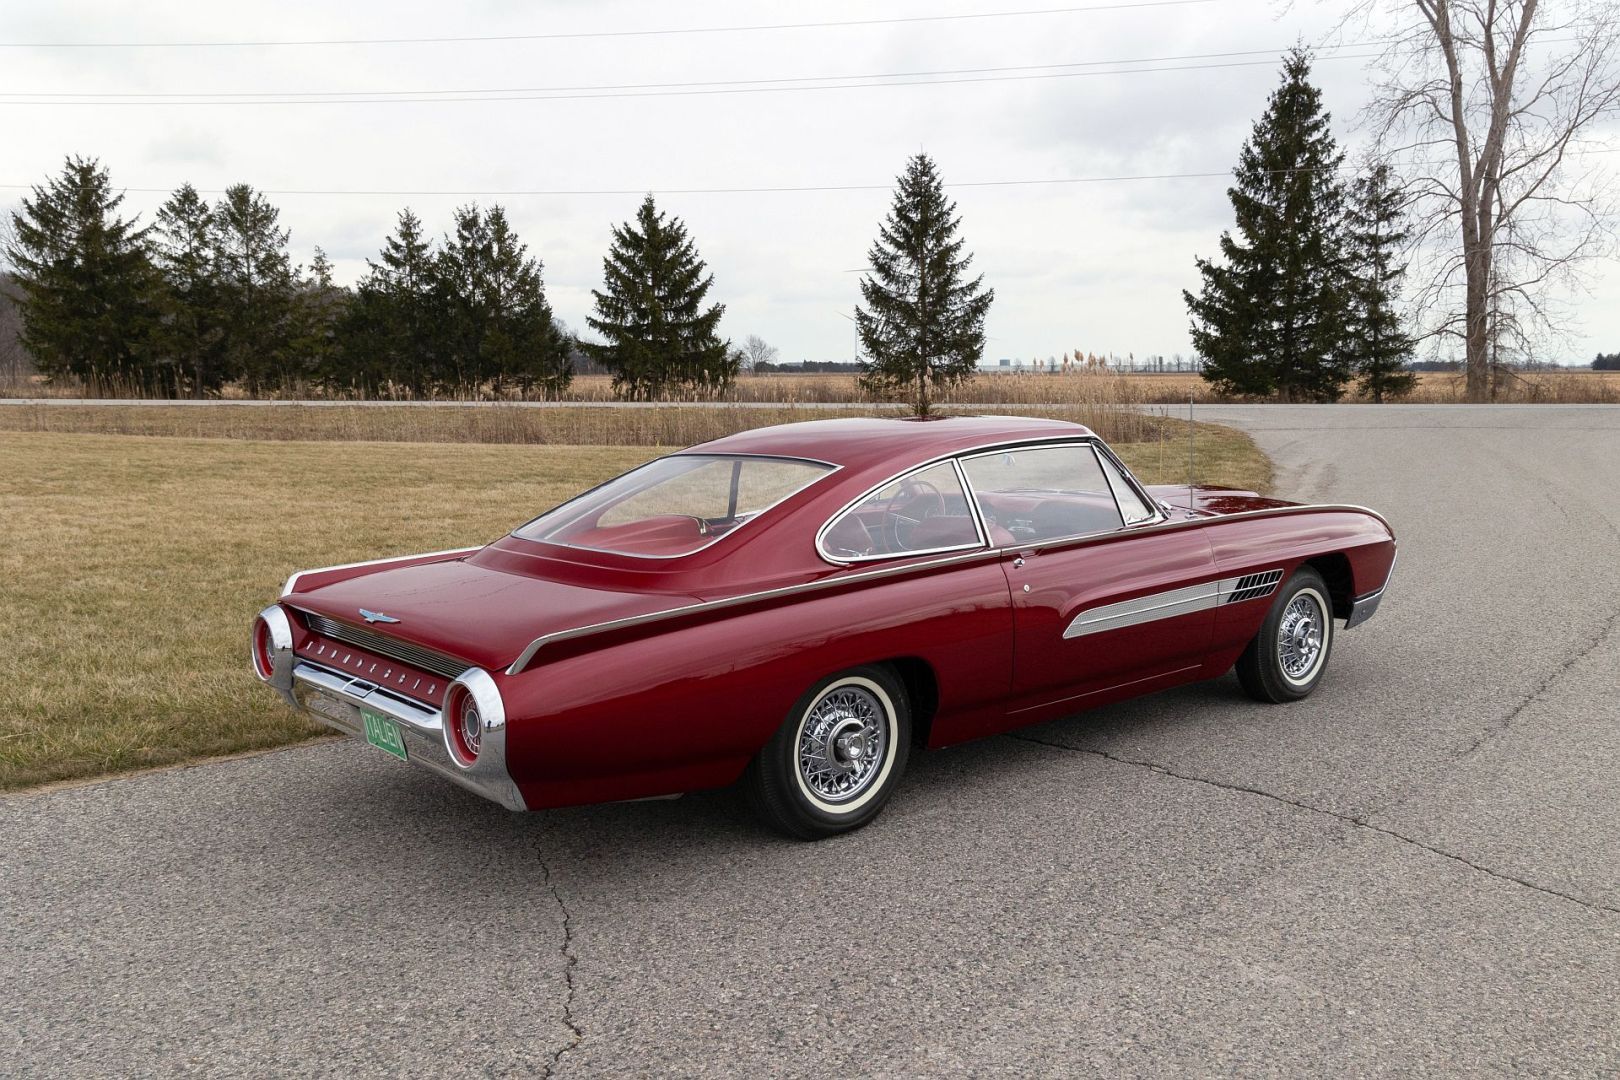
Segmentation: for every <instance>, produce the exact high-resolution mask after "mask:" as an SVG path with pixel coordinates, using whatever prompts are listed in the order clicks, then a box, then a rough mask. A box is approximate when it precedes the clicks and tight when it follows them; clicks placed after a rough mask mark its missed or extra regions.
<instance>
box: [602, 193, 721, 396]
mask: <svg viewBox="0 0 1620 1080" xmlns="http://www.w3.org/2000/svg"><path fill="white" fill-rule="evenodd" d="M705 270H706V267H705V266H704V263H703V260H702V259H700V258H699V257H698V254H697V248H696V246H695V245H694V244H693V242H692V240H691V238H690V237H688V236H687V234H686V226H685V225H684V224H682V222H681V219H680V218H666V217H665V215H663V214H662V213H660V212H659V210H658V208H657V206H656V205H655V204H654V203H653V197H652V196H651V195H648V196H647V197H646V199H644V200H643V201H642V203H641V208H640V209H639V210H638V211H637V212H636V220H635V221H634V222H633V223H632V222H626V223H625V224H624V225H622V226H620V227H618V228H615V229H614V230H613V246H612V248H611V249H610V250H609V251H608V255H607V258H606V259H604V260H603V261H602V271H603V275H604V277H605V279H606V280H605V281H604V283H603V289H602V290H601V291H597V290H594V289H593V290H592V295H593V296H594V297H595V298H596V314H595V315H587V316H586V318H585V321H586V322H587V323H588V324H589V325H590V327H591V329H593V330H595V331H596V332H597V333H598V334H600V335H602V337H604V338H606V339H607V340H606V341H605V342H603V343H601V344H598V343H595V342H580V348H582V349H583V350H584V351H585V354H586V355H587V356H589V357H590V358H591V359H593V360H595V361H596V362H597V363H599V364H601V365H602V366H603V367H605V368H606V369H607V370H608V371H610V372H612V373H613V390H614V393H616V394H619V395H620V396H622V397H628V398H632V399H637V400H650V399H653V398H656V397H660V396H662V395H664V394H669V393H673V392H677V391H684V392H688V393H691V392H699V393H704V392H709V393H712V392H719V391H722V390H724V389H726V388H728V387H729V386H730V385H731V383H732V382H733V380H735V379H736V376H737V370H738V368H739V366H740V364H741V361H740V360H739V358H738V357H737V356H736V355H735V354H734V353H733V351H732V349H731V343H730V342H729V341H722V340H721V339H720V336H719V333H718V328H719V325H720V316H721V315H722V314H724V313H725V310H726V308H725V305H724V304H714V305H712V306H710V307H708V308H705V307H704V306H703V302H704V298H705V297H707V296H708V293H709V288H710V286H712V285H713V284H714V275H713V274H705V272H704V271H705Z"/></svg>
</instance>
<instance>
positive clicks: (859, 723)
mask: <svg viewBox="0 0 1620 1080" xmlns="http://www.w3.org/2000/svg"><path fill="white" fill-rule="evenodd" d="M910 746H911V707H910V702H909V701H908V695H907V693H906V687H905V685H904V684H903V683H901V681H900V680H899V679H898V678H896V677H895V673H894V672H893V670H891V669H890V668H888V667H885V666H879V665H871V666H865V667H857V668H850V669H849V670H848V671H844V672H841V673H839V674H837V675H833V676H830V677H828V678H826V679H823V680H821V681H820V682H818V683H817V684H815V685H814V686H812V687H811V688H810V689H809V690H806V691H805V693H804V696H803V697H801V698H800V699H799V700H798V702H797V703H795V704H794V706H793V711H792V712H790V713H789V714H788V716H787V718H786V720H784V721H783V723H782V725H781V726H780V727H779V728H777V729H776V734H775V735H773V736H772V737H771V740H770V742H769V743H767V744H766V745H765V746H764V747H763V748H761V750H760V752H759V753H758V754H757V755H756V756H755V758H754V760H753V761H752V762H751V763H750V764H749V767H748V771H747V772H746V773H745V774H744V776H743V792H744V794H745V795H746V796H747V798H748V801H749V803H750V805H751V806H752V807H753V809H754V811H755V813H757V814H759V816H760V817H761V819H762V820H764V821H765V822H766V823H767V824H769V825H771V826H772V827H773V828H776V829H779V830H781V831H782V832H784V833H787V834H788V835H789V836H796V837H799V838H800V839H804V840H813V839H817V838H819V837H823V836H832V835H833V834H834V833H841V832H847V831H849V830H850V829H858V828H860V827H861V826H862V825H864V824H866V823H867V822H868V821H871V820H872V818H873V817H875V816H876V815H877V813H878V811H879V810H881V809H882V808H883V805H884V803H886V802H887V801H888V799H889V796H890V795H891V794H892V793H893V792H894V788H895V785H896V783H898V781H899V779H900V777H901V775H902V774H903V773H904V772H905V769H906V761H907V759H908V757H909V756H910V754H909V750H910Z"/></svg>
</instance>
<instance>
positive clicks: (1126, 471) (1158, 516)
mask: <svg viewBox="0 0 1620 1080" xmlns="http://www.w3.org/2000/svg"><path fill="white" fill-rule="evenodd" d="M1091 448H1092V449H1093V450H1095V451H1097V454H1098V456H1100V457H1106V458H1107V459H1108V460H1109V461H1110V462H1111V463H1112V464H1113V466H1114V468H1115V469H1117V470H1118V471H1119V475H1120V476H1122V477H1124V478H1125V483H1126V484H1128V485H1130V489H1131V490H1132V491H1133V492H1135V493H1136V497H1137V498H1138V499H1140V500H1141V501H1142V505H1143V506H1144V507H1146V508H1147V509H1148V510H1150V511H1151V513H1150V515H1149V516H1148V517H1146V518H1143V519H1142V520H1141V521H1135V522H1131V521H1126V522H1125V526H1124V527H1125V528H1127V529H1140V528H1141V527H1142V526H1144V525H1156V524H1158V523H1159V522H1160V521H1163V520H1164V519H1165V518H1168V517H1169V516H1170V514H1169V512H1168V511H1167V510H1165V508H1164V506H1163V504H1161V503H1160V502H1159V500H1158V499H1155V498H1154V497H1153V496H1151V495H1149V494H1148V492H1147V488H1146V487H1144V486H1143V484H1142V481H1140V480H1138V479H1137V478H1136V474H1134V473H1132V472H1131V470H1130V468H1129V467H1128V466H1127V465H1126V464H1125V462H1123V461H1121V460H1120V457H1119V455H1118V454H1116V453H1114V448H1113V447H1111V446H1109V445H1108V444H1107V443H1105V442H1103V441H1102V439H1093V440H1092V446H1091ZM1107 477H1108V471H1107V470H1106V469H1105V470H1103V478H1104V479H1107ZM1108 486H1109V488H1110V489H1112V488H1113V486H1114V484H1113V481H1112V480H1109V482H1108ZM1114 505H1115V506H1118V505H1119V493H1118V492H1115V494H1114ZM1119 519H1120V520H1121V521H1125V511H1124V510H1121V511H1120V513H1119Z"/></svg>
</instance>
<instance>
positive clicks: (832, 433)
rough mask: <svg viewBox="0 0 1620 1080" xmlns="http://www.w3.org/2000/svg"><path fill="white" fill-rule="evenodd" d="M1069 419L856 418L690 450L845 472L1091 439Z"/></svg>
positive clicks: (730, 438)
mask: <svg viewBox="0 0 1620 1080" xmlns="http://www.w3.org/2000/svg"><path fill="white" fill-rule="evenodd" d="M1090 434H1091V430H1090V429H1089V428H1086V427H1082V426H1081V425H1079V424H1071V423H1069V422H1068V421H1066V420H1043V419H1040V418H1039V417H1032V416H936V417H928V418H926V419H924V418H921V417H893V418H890V417H858V418H852V419H840V420H808V421H805V422H804V423H799V424H782V425H779V426H777V427H766V428H755V429H754V430H752V431H743V432H739V433H737V434H736V435H727V436H725V437H724V438H720V439H715V440H714V441H712V442H706V443H702V444H700V445H698V446H694V447H691V448H689V449H688V450H686V451H683V452H684V453H691V454H722V453H723V454H773V455H777V456H781V457H802V458H814V459H816V460H817V461H826V462H830V463H831V464H834V465H842V466H844V467H845V468H846V469H850V470H854V471H862V470H865V469H866V468H868V467H869V466H877V465H893V466H894V467H896V468H904V467H905V465H906V463H907V462H910V461H923V460H926V459H928V458H932V457H938V456H940V455H943V454H954V453H958V452H960V451H963V450H972V449H974V448H976V447H980V446H988V445H993V444H995V443H998V442H1005V441H1007V440H1009V439H1039V438H1048V437H1051V438H1059V437H1063V436H1076V435H1090Z"/></svg>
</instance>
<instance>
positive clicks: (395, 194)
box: [0, 147, 1620, 199]
mask: <svg viewBox="0 0 1620 1080" xmlns="http://www.w3.org/2000/svg"><path fill="white" fill-rule="evenodd" d="M1614 153H1620V147H1594V148H1592V149H1588V150H1578V151H1573V152H1571V153H1570V154H1569V155H1567V156H1570V157H1587V156H1591V155H1595V154H1614ZM1411 164H1412V165H1413V167H1422V168H1428V167H1436V166H1443V165H1446V164H1450V163H1448V162H1429V163H1411ZM1361 168H1362V166H1359V165H1349V164H1346V165H1340V166H1338V167H1336V168H1333V169H1330V170H1328V171H1332V172H1346V173H1348V172H1356V171H1359V170H1360V169H1361ZM1269 171H1270V172H1273V173H1298V172H1315V171H1316V169H1315V168H1314V167H1310V168H1298V169H1272V170H1269ZM1231 175H1232V170H1231V169H1230V168H1227V169H1219V170H1213V171H1207V172H1180V173H1132V174H1119V175H1112V176H1056V177H1036V178H1029V179H1018V180H962V181H956V182H951V181H946V182H945V185H944V186H945V187H948V188H1005V187H1041V186H1059V185H1066V184H1112V183H1125V182H1133V181H1144V180H1207V179H1211V178H1215V177H1221V178H1229V177H1231ZM36 186H37V185H35V184H0V191H32V190H33V189H34V188H35V187H36ZM893 189H894V182H893V181H886V182H884V183H874V184H784V185H780V186H765V187H693V188H666V187H633V188H502V189H495V188H488V189H484V190H478V191H465V190H463V191H448V190H442V189H413V190H405V189H354V188H345V189H339V188H257V189H255V190H256V191H258V193H259V194H261V195H278V196H283V195H290V196H298V195H314V196H340V195H342V196H349V195H352V196H361V197H384V198H439V197H448V198H460V199H475V198H476V199H485V198H496V199H503V198H520V197H529V196H533V197H571V196H592V195H614V196H623V195H645V194H647V193H648V192H649V191H650V192H652V193H653V194H656V195H785V194H800V193H811V192H824V191H826V192H838V191H892V190H893ZM119 190H121V191H124V192H127V193H134V194H141V195H168V194H172V189H171V188H163V187H126V188H120V189H119ZM196 190H197V193H198V194H200V195H223V194H225V190H226V189H224V188H197V189H196Z"/></svg>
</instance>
